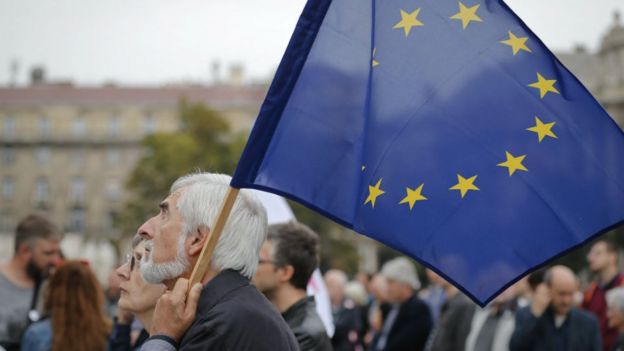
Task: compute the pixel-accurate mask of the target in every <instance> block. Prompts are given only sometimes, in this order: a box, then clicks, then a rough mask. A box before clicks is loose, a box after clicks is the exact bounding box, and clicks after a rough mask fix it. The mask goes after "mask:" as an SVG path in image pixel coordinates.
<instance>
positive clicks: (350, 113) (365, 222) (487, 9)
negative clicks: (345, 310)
mask: <svg viewBox="0 0 624 351" xmlns="http://www.w3.org/2000/svg"><path fill="white" fill-rule="evenodd" d="M232 186H234V187H249V188H257V189H261V190H266V191H270V192H274V193H277V194H281V195H284V196H286V197H289V198H291V199H294V200H296V201H299V202H301V203H303V204H305V205H307V206H309V207H310V208H313V209H315V210H317V211H319V212H321V213H323V214H324V215H326V216H328V217H330V218H332V219H333V220H335V221H337V222H338V223H341V224H342V225H344V226H346V227H348V228H350V229H353V230H354V231H356V232H358V233H360V234H363V235H366V236H369V237H371V238H373V239H376V240H378V241H380V242H382V243H384V244H386V245H389V246H391V247H393V248H395V249H397V250H399V251H401V252H403V253H405V254H407V255H409V256H411V257H413V258H415V259H416V260H418V261H419V262H421V263H422V264H424V265H426V266H428V267H430V268H432V269H434V270H435V271H436V272H438V273H440V274H441V275H442V276H444V277H445V278H447V279H448V280H449V281H451V282H453V283H454V284H455V285H456V286H457V287H459V288H460V289H461V290H462V291H464V292H465V293H466V294H467V295H469V296H470V297H471V298H473V299H474V300H475V301H476V302H478V303H479V304H481V305H483V304H485V303H487V302H488V301H490V300H491V299H492V298H493V297H494V296H495V295H496V294H497V293H498V292H500V291H502V289H503V288H505V287H506V286H508V285H509V284H511V283H512V282H514V281H515V280H516V279H518V277H520V276H522V275H523V274H525V273H526V272H528V271H529V270H531V269H534V268H536V267H538V266H540V265H542V264H544V262H547V261H548V260H550V259H552V258H553V257H554V256H557V255H559V254H561V253H563V252H566V251H567V250H570V249H571V248H573V247H576V246H578V245H581V244H582V243H584V242H586V241H587V240H589V239H591V238H592V237H594V236H595V235H597V234H599V233H601V232H603V231H604V230H606V229H608V228H610V227H612V226H614V225H617V224H618V223H621V222H622V220H623V219H624V134H623V133H622V130H621V129H620V128H619V127H618V126H617V125H616V124H615V122H614V121H613V120H612V119H611V118H610V117H609V116H608V115H607V113H606V112H605V111H604V110H603V109H602V107H601V106H600V105H599V104H598V103H597V102H596V100H595V99H594V98H593V97H592V96H591V94H590V93H589V92H588V91H587V90H586V89H585V88H584V87H583V86H582V84H581V83H580V82H579V81H578V80H577V79H576V78H575V77H574V76H573V75H572V74H571V73H570V72H569V71H568V70H567V69H566V68H565V67H563V65H562V64H561V63H560V62H559V61H558V60H557V59H556V58H555V57H554V55H553V54H552V53H551V52H550V51H549V50H548V49H547V48H546V47H545V46H544V45H543V43H542V42H541V41H540V40H539V39H538V38H537V37H536V36H535V35H534V34H533V33H532V32H531V31H530V30H529V29H528V28H527V27H526V25H524V23H523V22H522V21H521V20H520V19H519V18H518V17H517V16H516V15H515V14H514V13H513V12H512V11H511V10H510V9H509V8H508V7H507V6H506V4H504V2H502V1H496V0H480V1H476V0H475V1H451V0H448V1H435V2H434V1H426V0H416V1H413V0H410V1H406V0H384V1H380V0H377V1H361V0H334V1H328V0H309V1H308V4H307V5H306V7H305V9H304V11H303V13H302V15H301V18H300V20H299V23H298V24H297V27H296V29H295V32H294V34H293V37H292V39H291V41H290V43H289V45H288V48H287V50H286V53H285V54H284V58H283V59H282V62H281V64H280V67H279V68H278V71H277V73H276V76H275V78H274V81H273V83H272V85H271V87H270V89H269V92H268V94H267V97H266V99H265V102H264V103H263V106H262V108H261V110H260V114H259V116H258V120H257V122H256V125H255V126H254V128H253V130H252V133H251V136H250V138H249V141H248V144H247V146H246V148H245V151H244V152H243V155H242V157H241V160H240V162H239V165H238V168H237V170H236V172H235V174H234V177H233V179H232Z"/></svg>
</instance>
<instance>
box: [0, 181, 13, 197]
mask: <svg viewBox="0 0 624 351" xmlns="http://www.w3.org/2000/svg"><path fill="white" fill-rule="evenodd" d="M14 195H15V181H14V180H13V178H10V177H6V178H4V179H2V199H4V200H12V199H13V196H14Z"/></svg>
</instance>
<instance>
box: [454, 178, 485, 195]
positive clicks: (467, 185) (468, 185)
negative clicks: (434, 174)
mask: <svg viewBox="0 0 624 351" xmlns="http://www.w3.org/2000/svg"><path fill="white" fill-rule="evenodd" d="M476 179H477V176H476V175H474V176H472V177H470V178H468V179H466V178H464V177H462V176H461V175H459V174H458V175H457V184H455V185H453V186H452V187H450V188H449V190H459V191H460V193H461V197H462V199H463V198H464V196H466V193H467V192H468V190H480V189H479V188H477V186H476V185H474V181H475V180H476Z"/></svg>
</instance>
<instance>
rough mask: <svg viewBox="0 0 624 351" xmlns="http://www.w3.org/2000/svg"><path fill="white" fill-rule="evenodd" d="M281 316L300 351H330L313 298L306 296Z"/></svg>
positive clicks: (325, 332) (327, 338)
mask: <svg viewBox="0 0 624 351" xmlns="http://www.w3.org/2000/svg"><path fill="white" fill-rule="evenodd" d="M282 316H283V317H284V319H285V320H286V323H288V326H289V327H290V329H291V330H292V331H293V333H295V338H296V339H297V342H298V343H299V348H300V349H301V351H332V345H331V340H329V337H328V336H327V331H325V326H323V322H322V321H321V317H319V315H318V313H317V312H316V304H315V303H314V296H308V297H305V298H303V299H301V300H299V301H298V302H297V303H295V304H294V305H292V306H290V308H288V309H287V310H286V311H285V312H284V313H282Z"/></svg>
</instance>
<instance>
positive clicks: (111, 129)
mask: <svg viewBox="0 0 624 351" xmlns="http://www.w3.org/2000/svg"><path fill="white" fill-rule="evenodd" d="M120 125H121V123H120V119H119V116H112V117H111V118H110V119H109V120H108V136H111V137H116V136H118V135H119V130H120Z"/></svg>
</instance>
